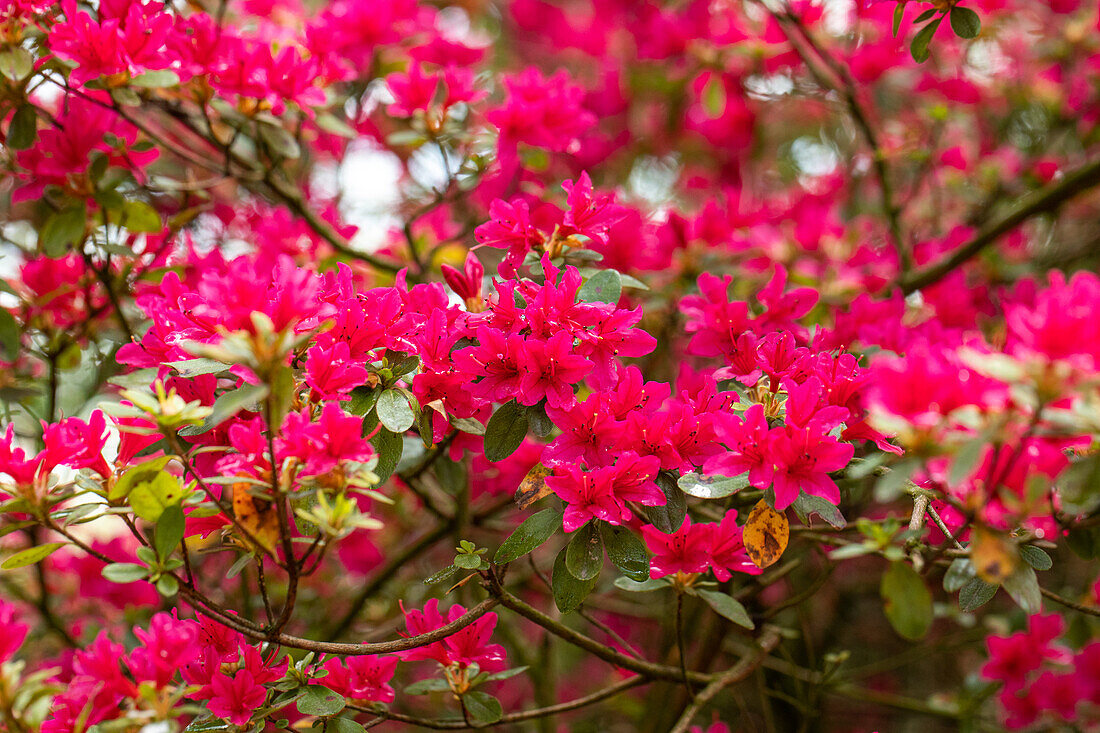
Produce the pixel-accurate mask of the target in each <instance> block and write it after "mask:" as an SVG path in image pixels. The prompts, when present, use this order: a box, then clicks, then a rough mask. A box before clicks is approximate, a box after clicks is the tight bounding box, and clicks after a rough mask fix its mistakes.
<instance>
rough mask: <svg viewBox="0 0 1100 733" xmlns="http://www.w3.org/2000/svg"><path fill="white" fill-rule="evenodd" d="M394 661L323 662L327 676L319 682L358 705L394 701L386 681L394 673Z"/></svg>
mask: <svg viewBox="0 0 1100 733" xmlns="http://www.w3.org/2000/svg"><path fill="white" fill-rule="evenodd" d="M397 662H398V658H397V657H394V656H381V657H379V656H369V655H364V656H355V657H348V658H347V659H346V660H345V661H341V660H340V659H336V658H333V659H330V660H328V661H327V662H325V667H324V668H325V670H326V671H327V672H328V676H326V677H324V678H323V679H321V680H320V681H319V684H323V685H324V686H325V687H327V688H329V689H330V690H333V691H335V692H338V693H340V694H341V695H343V696H344V697H346V698H348V699H349V700H356V701H358V702H385V703H390V702H393V700H394V690H393V687H391V686H390V685H389V681H390V680H391V679H393V674H394V672H395V671H396V670H397Z"/></svg>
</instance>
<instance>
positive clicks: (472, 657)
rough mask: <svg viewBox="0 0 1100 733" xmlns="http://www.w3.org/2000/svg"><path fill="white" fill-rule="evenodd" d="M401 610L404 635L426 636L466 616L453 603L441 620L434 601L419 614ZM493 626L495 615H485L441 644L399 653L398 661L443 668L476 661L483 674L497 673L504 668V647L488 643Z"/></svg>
mask: <svg viewBox="0 0 1100 733" xmlns="http://www.w3.org/2000/svg"><path fill="white" fill-rule="evenodd" d="M401 610H402V612H403V613H404V614H405V628H406V629H407V631H408V633H407V634H406V636H417V635H420V634H425V633H427V632H429V631H432V630H434V629H438V628H439V627H440V626H444V625H446V624H448V623H450V622H451V621H454V620H455V619H457V618H459V617H460V616H462V615H463V614H464V613H466V609H465V607H463V606H460V605H458V604H455V605H453V606H451V607H450V609H448V611H447V615H446V617H444V616H443V614H442V613H440V611H439V601H438V599H435V598H432V599H431V600H429V601H428V602H427V603H426V604H424V609H423V610H422V611H418V610H411V611H410V610H407V609H405V607H404V606H403V605H402V607H401ZM496 625H497V615H496V614H495V613H487V614H485V615H484V616H482V617H480V618H479V619H478V620H477V621H475V622H474V623H472V624H470V625H469V626H467V627H465V628H463V629H461V630H459V631H456V632H455V633H454V634H452V635H451V636H448V637H446V638H445V639H443V640H442V641H437V642H433V643H431V644H427V645H425V646H422V647H417V648H416V649H410V650H409V651H406V652H402V653H401V658H402V659H403V660H405V661H407V662H412V661H417V660H426V659H433V660H435V661H436V662H439V663H440V664H441V665H443V666H444V667H448V666H450V665H452V664H457V665H458V666H460V667H467V666H469V665H470V664H471V663H473V662H476V663H477V664H478V666H479V667H481V669H482V671H484V672H499V671H501V670H502V669H504V668H505V667H506V666H507V662H506V660H505V652H504V647H502V646H501V645H500V644H490V643H489V640H490V638H491V637H492V635H493V629H495V628H496Z"/></svg>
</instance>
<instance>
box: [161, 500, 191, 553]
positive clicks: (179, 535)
mask: <svg viewBox="0 0 1100 733" xmlns="http://www.w3.org/2000/svg"><path fill="white" fill-rule="evenodd" d="M183 532H184V517H183V508H182V507H180V505H179V504H173V505H172V506H170V507H167V508H165V510H164V511H163V512H161V515H160V519H158V520H157V530H156V536H155V539H154V542H153V545H154V547H155V549H156V551H157V557H159V558H160V559H161V560H166V559H167V558H168V557H169V556H171V554H172V551H173V550H175V549H176V548H177V547H179V544H180V542H181V541H182V540H183Z"/></svg>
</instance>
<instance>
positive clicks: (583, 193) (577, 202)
mask: <svg viewBox="0 0 1100 733" xmlns="http://www.w3.org/2000/svg"><path fill="white" fill-rule="evenodd" d="M561 187H562V188H564V189H565V192H566V193H567V194H569V196H568V198H567V199H566V201H567V202H568V204H569V209H568V210H567V211H566V212H565V219H564V224H565V226H567V227H569V228H570V229H571V230H572V231H573V232H575V233H577V234H583V235H584V236H586V237H588V238H589V239H591V240H593V241H596V242H599V243H601V244H607V233H608V231H609V230H610V229H611V227H612V225H614V224H615V223H616V222H617V221H619V220H620V219H622V218H623V217H624V216H626V212H627V209H626V208H624V207H622V206H619V205H617V204H616V203H615V197H614V196H612V195H611V194H597V193H595V192H594V191H593V190H592V179H591V178H589V177H588V173H586V172H585V173H581V175H580V178H578V179H577V182H576V183H574V182H573V181H566V182H565V183H563V184H562V186H561Z"/></svg>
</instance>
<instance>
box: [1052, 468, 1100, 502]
mask: <svg viewBox="0 0 1100 733" xmlns="http://www.w3.org/2000/svg"><path fill="white" fill-rule="evenodd" d="M1058 496H1059V497H1060V498H1061V500H1062V510H1063V511H1065V512H1067V513H1069V514H1091V513H1092V512H1093V511H1095V510H1096V509H1098V508H1100V455H1091V456H1088V457H1086V458H1082V459H1081V460H1078V461H1074V462H1073V463H1071V464H1070V466H1069V468H1067V469H1066V470H1065V471H1063V472H1062V473H1061V475H1060V476H1058Z"/></svg>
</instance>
